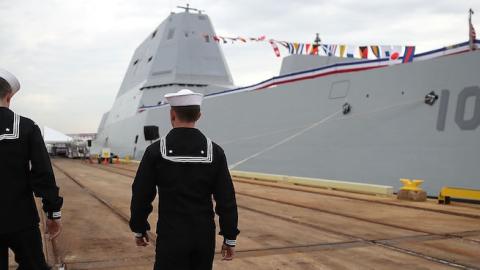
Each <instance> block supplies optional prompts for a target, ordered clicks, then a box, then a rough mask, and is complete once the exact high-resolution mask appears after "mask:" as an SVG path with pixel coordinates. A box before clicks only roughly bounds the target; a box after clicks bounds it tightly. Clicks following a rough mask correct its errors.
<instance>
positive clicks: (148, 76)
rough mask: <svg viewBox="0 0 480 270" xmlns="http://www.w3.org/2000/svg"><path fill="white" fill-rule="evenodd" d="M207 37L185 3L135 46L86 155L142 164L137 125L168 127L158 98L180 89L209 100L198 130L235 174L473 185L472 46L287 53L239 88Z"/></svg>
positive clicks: (477, 107)
mask: <svg viewBox="0 0 480 270" xmlns="http://www.w3.org/2000/svg"><path fill="white" fill-rule="evenodd" d="M205 34H208V35H215V31H214V28H213V26H212V23H211V21H210V19H209V17H208V16H207V15H206V14H202V13H201V12H199V13H193V12H191V10H189V9H187V10H186V11H185V12H181V13H171V14H170V15H169V16H168V18H167V19H165V21H163V22H162V23H161V24H160V25H159V26H158V27H157V28H156V29H155V30H154V31H153V32H152V33H151V34H150V35H149V36H148V37H147V38H146V39H145V40H144V41H143V42H142V43H141V44H140V46H139V47H138V48H137V49H136V50H135V53H134V55H133V57H132V59H131V61H130V63H129V65H128V69H127V72H126V75H125V78H124V79H123V82H122V85H121V87H120V89H119V91H118V94H117V96H116V98H115V101H114V104H113V106H112V108H111V110H110V111H109V112H107V113H105V114H104V115H103V117H102V120H101V123H100V126H99V128H98V133H97V138H96V140H95V141H94V142H93V145H92V150H91V152H92V153H100V152H101V151H102V149H103V148H109V149H110V150H111V151H112V152H113V153H115V154H116V155H119V156H122V157H124V156H130V157H133V158H134V159H141V158H142V156H143V153H144V150H145V148H146V147H147V146H148V145H149V144H150V143H151V141H150V140H146V138H145V136H144V129H145V127H146V126H147V127H148V126H157V127H158V130H159V134H160V136H163V135H165V134H166V133H167V132H168V131H169V130H170V129H171V126H170V121H169V106H168V104H166V102H165V100H164V99H163V96H164V94H165V93H169V92H176V91H178V90H180V89H183V88H188V89H191V90H193V91H195V92H201V93H203V94H204V95H205V100H204V104H203V106H202V115H203V116H202V118H201V120H200V121H199V128H200V129H201V130H202V131H203V132H204V133H205V134H207V135H208V136H209V137H210V138H211V139H212V140H213V141H215V142H217V143H218V144H220V145H221V146H222V147H223V148H224V149H225V151H226V154H227V157H228V160H229V164H230V168H231V169H235V170H240V171H247V172H260V173H267V174H279V175H290V176H301V177H312V178H322V179H333V180H343V181H351V182H361V183H372V184H381V185H389V186H394V187H396V188H398V187H399V186H400V182H399V179H400V178H409V179H423V180H425V183H424V184H423V188H424V189H425V190H426V191H427V192H428V193H429V194H431V195H436V194H437V193H438V191H439V190H440V188H441V187H443V186H458V187H466V188H476V189H480V129H479V126H480V76H479V74H480V73H479V70H480V51H478V50H471V46H469V43H468V42H464V43H460V44H456V45H453V46H449V47H443V48H440V49H437V50H433V51H429V52H424V53H420V54H416V55H415V57H414V59H413V61H412V62H410V63H405V64H402V57H400V58H399V59H397V60H391V59H376V60H365V59H364V60H360V59H352V58H340V57H335V56H318V55H290V56H287V57H285V58H284V59H283V62H282V66H281V70H280V74H279V75H278V76H276V77H273V78H270V79H267V80H265V81H262V82H260V83H257V84H254V85H250V86H246V87H236V86H234V84H233V80H232V76H231V74H230V71H229V68H228V66H227V63H226V61H225V58H224V55H223V53H222V50H221V48H220V46H219V44H218V43H216V42H206V41H205V38H204V35H205ZM474 43H475V44H479V43H480V42H479V41H478V40H475V41H474ZM470 45H471V44H470Z"/></svg>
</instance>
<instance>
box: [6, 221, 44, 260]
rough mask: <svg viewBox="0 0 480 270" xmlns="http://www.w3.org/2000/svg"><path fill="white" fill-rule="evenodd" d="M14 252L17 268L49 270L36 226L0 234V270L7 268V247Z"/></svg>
mask: <svg viewBox="0 0 480 270" xmlns="http://www.w3.org/2000/svg"><path fill="white" fill-rule="evenodd" d="M9 248H10V249H11V250H12V251H13V253H14V254H15V261H16V262H17V264H18V268H17V269H18V270H49V269H50V267H49V266H48V265H47V263H46V261H45V255H44V254H43V246H42V236H41V234H40V229H39V228H38V226H35V227H33V228H28V229H25V230H21V231H18V232H14V233H5V234H0V270H8V249H9Z"/></svg>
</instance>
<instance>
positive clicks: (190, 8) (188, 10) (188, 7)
mask: <svg viewBox="0 0 480 270" xmlns="http://www.w3.org/2000/svg"><path fill="white" fill-rule="evenodd" d="M177 8H181V9H184V10H185V12H186V13H190V10H192V11H197V12H198V14H202V12H205V10H200V9H197V8H192V7H190V4H187V5H186V7H182V6H177Z"/></svg>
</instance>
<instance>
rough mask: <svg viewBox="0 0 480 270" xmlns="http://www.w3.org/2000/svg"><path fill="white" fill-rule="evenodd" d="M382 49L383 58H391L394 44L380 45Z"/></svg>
mask: <svg viewBox="0 0 480 270" xmlns="http://www.w3.org/2000/svg"><path fill="white" fill-rule="evenodd" d="M380 49H381V50H382V58H390V55H392V46H390V45H385V46H380Z"/></svg>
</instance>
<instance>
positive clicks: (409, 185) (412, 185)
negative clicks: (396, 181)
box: [400, 178, 423, 191]
mask: <svg viewBox="0 0 480 270" xmlns="http://www.w3.org/2000/svg"><path fill="white" fill-rule="evenodd" d="M400 182H402V184H403V187H401V188H400V189H401V190H413V191H422V188H421V187H420V185H421V184H422V183H423V180H418V179H415V180H410V179H407V178H402V179H400Z"/></svg>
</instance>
